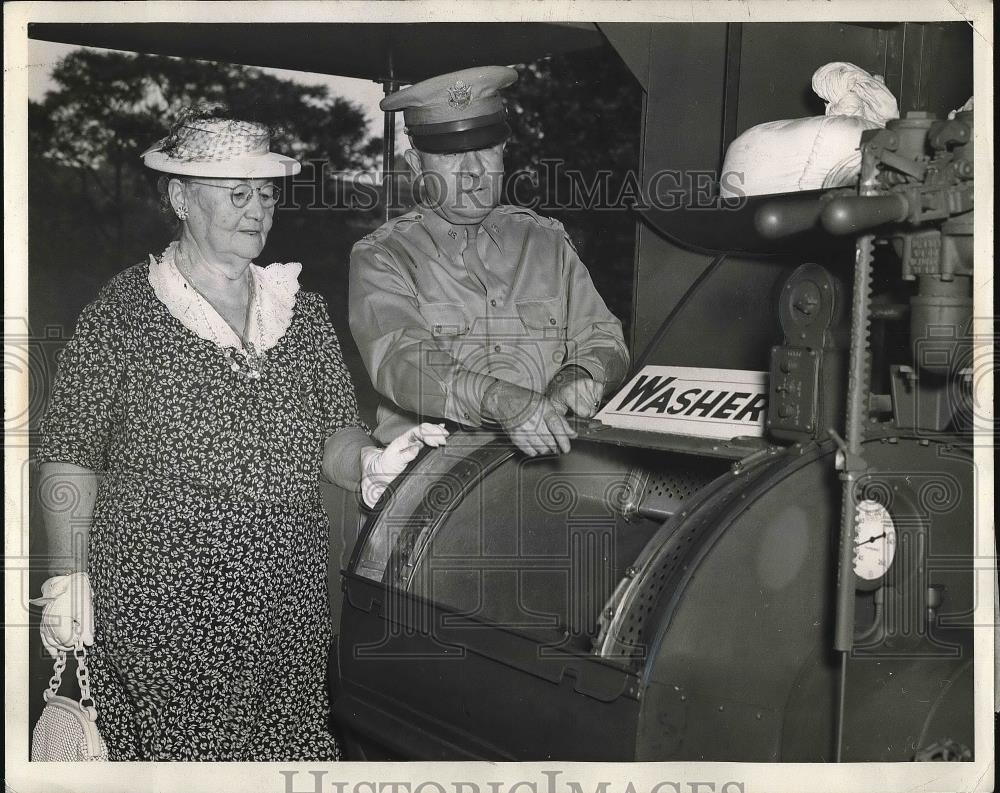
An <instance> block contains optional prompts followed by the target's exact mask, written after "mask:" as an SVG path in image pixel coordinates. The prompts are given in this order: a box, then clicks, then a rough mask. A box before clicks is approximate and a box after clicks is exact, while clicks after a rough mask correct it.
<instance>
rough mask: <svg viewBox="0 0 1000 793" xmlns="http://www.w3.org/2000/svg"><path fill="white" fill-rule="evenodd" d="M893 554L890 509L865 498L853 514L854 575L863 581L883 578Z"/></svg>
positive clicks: (893, 535) (894, 528) (894, 535)
mask: <svg viewBox="0 0 1000 793" xmlns="http://www.w3.org/2000/svg"><path fill="white" fill-rule="evenodd" d="M895 556H896V526H895V525H894V524H893V522H892V516H890V515H889V511H888V510H887V509H886V508H885V507H884V506H882V505H881V504H879V503H878V502H877V501H872V500H870V499H865V500H864V501H861V502H860V503H859V504H858V509H857V512H856V513H855V516H854V574H855V575H856V576H857V577H858V578H860V579H861V580H862V581H863V582H874V581H878V580H879V579H881V578H882V576H884V575H885V574H886V573H887V572H888V571H889V567H890V566H891V565H892V560H893V558H895Z"/></svg>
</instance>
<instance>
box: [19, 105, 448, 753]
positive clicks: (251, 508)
mask: <svg viewBox="0 0 1000 793" xmlns="http://www.w3.org/2000/svg"><path fill="white" fill-rule="evenodd" d="M269 148H270V146H269V134H268V131H267V129H266V128H264V127H263V126H261V125H258V124H254V123H249V122H243V121H238V120H232V119H228V118H224V117H220V116H219V115H218V114H213V113H207V114H206V113H201V114H189V115H188V116H187V117H186V118H185V119H184V120H182V121H181V122H179V123H178V124H176V125H175V126H174V128H173V129H172V131H171V133H170V135H169V136H168V137H167V138H166V139H164V140H163V141H160V143H159V144H157V145H156V146H154V147H153V148H152V149H150V150H149V151H147V152H146V153H145V154H144V155H143V159H144V161H145V164H146V165H147V166H148V167H150V168H153V169H155V170H157V171H161V172H163V173H164V174H165V177H163V178H161V185H162V186H163V187H165V190H166V198H167V200H168V201H169V206H170V207H171V208H172V210H173V212H174V213H175V214H176V216H177V218H178V219H179V221H180V234H179V238H178V239H177V240H176V241H175V242H173V243H171V244H170V245H169V246H168V247H167V249H166V250H165V251H163V252H162V253H161V254H160V255H159V256H152V255H151V256H150V257H149V261H148V263H143V264H138V265H135V266H134V267H131V268H129V269H127V270H125V271H124V272H122V273H120V274H119V275H118V276H116V277H115V278H113V279H112V280H111V281H110V283H108V284H107V285H106V286H105V287H104V288H103V290H102V291H101V293H100V295H99V297H98V299H97V300H96V301H95V302H93V303H91V304H90V305H88V306H87V307H86V308H85V309H84V311H83V313H82V315H81V317H80V319H79V322H78V325H77V328H76V333H75V335H74V337H73V339H72V341H70V342H69V343H68V344H67V346H66V348H65V352H64V353H63V356H62V358H61V361H60V367H59V374H58V377H57V380H56V384H55V388H54V392H53V394H52V399H51V402H50V406H49V409H48V412H47V414H46V416H45V419H44V422H43V427H42V434H43V441H42V444H41V448H40V450H39V452H38V455H37V459H38V461H39V462H41V463H42V468H41V479H42V482H43V488H44V489H45V490H47V491H49V492H54V491H53V490H52V488H53V487H56V488H58V487H59V485H60V483H66V484H70V485H71V486H72V487H73V488H74V491H75V493H76V494H77V497H78V499H79V500H78V502H77V506H76V514H75V516H74V518H73V519H72V520H71V519H70V517H69V516H68V515H67V514H66V513H65V512H60V511H59V510H57V509H55V508H54V507H53V508H48V509H46V508H44V505H43V512H44V518H45V522H46V533H47V535H48V540H49V550H50V558H52V559H53V567H52V569H51V570H50V574H59V575H58V576H56V577H53V578H51V579H49V581H47V582H46V585H45V587H44V588H43V591H44V592H45V594H46V596H47V597H46V598H45V600H44V602H45V604H46V609H45V612H44V613H43V618H42V620H43V621H42V636H43V641H44V642H45V644H46V647H47V648H48V649H49V651H50V653H53V654H54V653H55V652H56V651H57V650H58V649H59V648H62V649H71V648H72V647H73V645H74V643H76V642H83V643H89V642H90V641H91V636H90V631H91V628H90V624H91V619H92V620H93V646H92V649H91V652H90V676H91V684H92V691H93V695H94V698H95V699H96V702H97V708H98V711H99V714H100V716H99V720H98V723H97V724H98V727H99V729H100V731H101V733H102V735H103V737H104V739H105V741H106V743H107V745H108V751H109V755H110V758H111V759H113V760H114V759H120V760H187V759H202V760H318V759H334V758H337V757H338V756H339V753H338V750H337V745H336V743H335V740H334V738H333V736H332V735H331V733H330V732H329V729H328V724H327V722H328V704H327V698H326V692H325V690H324V681H325V665H326V658H327V649H328V644H329V641H330V636H331V627H330V624H329V614H328V606H327V597H326V561H327V537H328V522H327V517H326V514H325V513H324V511H323V509H322V506H321V502H320V497H319V490H318V482H319V479H320V476H321V475H323V476H325V477H326V478H327V479H329V480H331V481H333V482H336V483H338V484H340V485H342V486H344V487H348V488H355V487H357V486H358V483H359V480H362V479H363V487H362V492H363V494H364V497H365V500H366V501H368V502H369V503H371V502H372V501H374V500H375V499H377V497H378V495H379V493H380V491H381V489H384V487H385V485H386V483H387V482H388V481H389V480H390V479H391V478H392V476H393V475H394V474H397V473H399V472H400V471H402V469H403V468H404V467H405V465H406V463H407V462H408V461H409V460H411V459H412V458H413V456H414V455H415V454H416V452H417V450H418V449H419V448H420V446H421V445H422V444H423V443H428V444H431V445H439V444H440V443H442V442H444V435H445V434H446V433H444V431H443V429H441V428H439V427H437V426H436V425H422V426H421V427H419V428H417V429H416V430H414V431H412V432H410V433H408V434H407V435H406V436H403V437H400V438H397V439H396V441H394V442H393V443H391V444H390V445H389V447H388V448H387V449H385V450H380V449H377V448H375V447H373V446H372V442H371V440H370V439H369V438H368V435H367V433H366V431H365V430H364V429H363V427H362V426H361V422H360V420H359V417H358V410H357V405H356V401H355V395H354V391H353V387H352V384H351V379H350V376H349V374H348V371H347V369H346V367H345V365H344V362H343V359H342V358H341V353H340V347H339V345H338V342H337V337H336V335H335V334H334V330H333V327H332V325H331V323H330V319H329V317H328V314H327V309H326V305H325V303H324V301H323V299H322V298H321V297H320V296H319V295H317V294H312V293H309V292H303V291H301V290H300V289H299V284H298V281H297V277H298V274H299V270H300V269H301V266H300V265H299V264H295V263H287V264H272V265H270V266H268V267H258V266H256V265H254V264H253V261H254V259H255V258H256V257H257V256H259V255H260V253H261V251H262V249H263V248H264V243H265V242H266V240H267V235H268V232H269V231H270V229H271V224H272V222H273V220H274V207H275V203H276V202H277V200H278V187H277V186H276V185H275V184H274V183H273V181H272V180H273V179H275V178H278V177H283V176H289V175H292V174H295V173H297V172H298V170H299V164H298V163H297V162H295V161H294V160H292V159H290V158H288V157H284V156H281V155H279V154H275V153H272V152H270V151H269ZM98 472H101V473H103V474H104V477H103V479H102V480H101V481H100V483H99V484H98V477H97V473H98ZM43 500H44V499H43ZM81 514H83V515H84V516H85V517H86V516H89V515H92V520H91V521H90V522H89V525H84V526H80V525H79V516H80V515H81ZM85 523H86V521H85ZM81 533H86V534H87V535H89V558H87V559H84V560H80V559H76V560H75V561H74V558H75V557H77V556H78V554H75V553H74V548H75V540H74V538H75V537H79V535H80V534H81ZM91 588H92V592H93V611H92V613H91V612H90V610H89V609H88V606H89V593H90V590H91ZM60 593H61V594H60ZM60 613H62V614H64V615H65V614H67V613H68V614H69V615H70V616H71V618H72V621H66V620H63V621H62V622H60V621H59V619H58V615H59V614H60Z"/></svg>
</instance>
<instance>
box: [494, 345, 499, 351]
mask: <svg viewBox="0 0 1000 793" xmlns="http://www.w3.org/2000/svg"><path fill="white" fill-rule="evenodd" d="M493 351H494V352H500V345H499V344H498V345H497V346H496V347H494V348H493Z"/></svg>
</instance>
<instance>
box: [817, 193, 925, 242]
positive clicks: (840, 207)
mask: <svg viewBox="0 0 1000 793" xmlns="http://www.w3.org/2000/svg"><path fill="white" fill-rule="evenodd" d="M909 214H910V204H909V202H908V201H907V200H906V196H904V195H902V194H901V193H888V194H886V195H877V196H845V197H842V198H834V199H833V200H832V201H830V203H828V204H827V205H826V206H825V207H824V208H823V211H822V212H821V213H820V220H821V222H822V224H823V228H824V229H826V230H827V231H828V232H829V233H830V234H837V235H841V236H844V235H847V234H860V233H862V232H864V231H867V230H868V229H873V228H875V227H877V226H882V225H884V224H886V223H899V222H900V221H903V220H906V217H907V216H908V215H909Z"/></svg>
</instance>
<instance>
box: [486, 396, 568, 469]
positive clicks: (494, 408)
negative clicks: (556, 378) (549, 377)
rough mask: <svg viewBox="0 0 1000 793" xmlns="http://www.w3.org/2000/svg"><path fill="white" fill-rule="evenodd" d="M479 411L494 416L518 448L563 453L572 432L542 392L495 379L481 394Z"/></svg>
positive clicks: (532, 453) (533, 453)
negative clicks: (483, 393) (480, 408)
mask: <svg viewBox="0 0 1000 793" xmlns="http://www.w3.org/2000/svg"><path fill="white" fill-rule="evenodd" d="M483 412H484V413H485V414H486V415H488V416H490V417H491V418H493V419H495V420H496V421H498V422H499V423H500V426H502V427H503V428H504V430H505V431H506V433H507V435H509V436H510V439H511V440H512V441H513V442H514V445H515V446H517V448H518V449H520V450H521V451H522V452H524V453H525V454H526V455H528V456H529V457H534V456H536V455H539V454H550V453H553V454H557V453H559V452H562V453H563V454H565V453H566V452H568V451H569V441H570V438H575V437H576V432H574V431H573V429H572V428H571V427H570V426H569V424H568V423H567V422H566V419H565V418H563V416H562V414H561V412H560V410H559V409H558V408H557V407H556V406H555V405H554V404H553V403H552V401H551V400H550V399H549V398H548V397H546V396H545V395H544V394H539V393H538V392H537V391H532V390H531V389H530V388H522V387H521V386H519V385H514V384H513V383H508V382H507V381H505V380H498V381H497V382H496V383H494V384H493V385H492V386H490V387H489V388H488V389H487V391H486V394H485V395H484V396H483Z"/></svg>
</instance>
